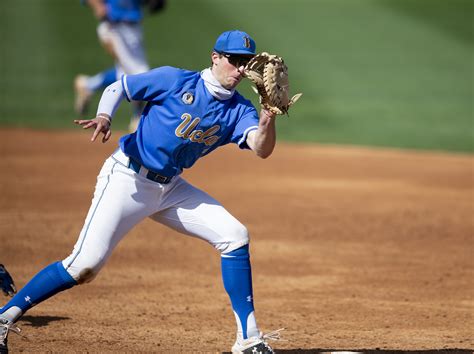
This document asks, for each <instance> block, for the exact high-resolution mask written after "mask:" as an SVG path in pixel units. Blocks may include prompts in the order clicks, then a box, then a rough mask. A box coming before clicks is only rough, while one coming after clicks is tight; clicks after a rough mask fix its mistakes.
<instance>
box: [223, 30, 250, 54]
mask: <svg viewBox="0 0 474 354" xmlns="http://www.w3.org/2000/svg"><path fill="white" fill-rule="evenodd" d="M255 47H256V46H255V41H254V40H253V39H252V37H250V36H249V35H248V34H247V33H245V32H242V31H239V30H233V31H227V32H224V33H222V34H221V35H220V36H219V37H218V38H217V41H216V44H215V45H214V51H216V52H218V53H228V54H249V55H255Z"/></svg>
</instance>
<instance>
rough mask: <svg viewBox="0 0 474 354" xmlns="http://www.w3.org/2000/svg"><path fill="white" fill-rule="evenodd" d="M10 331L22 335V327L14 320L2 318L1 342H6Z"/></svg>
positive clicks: (0, 320) (0, 322) (0, 319)
mask: <svg viewBox="0 0 474 354" xmlns="http://www.w3.org/2000/svg"><path fill="white" fill-rule="evenodd" d="M9 331H12V332H13V333H16V334H18V335H20V332H21V329H20V328H19V327H18V326H16V325H15V324H14V323H13V322H10V321H8V320H7V319H3V318H0V343H5V339H6V338H7V336H8V332H9Z"/></svg>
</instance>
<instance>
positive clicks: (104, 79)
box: [74, 67, 117, 115]
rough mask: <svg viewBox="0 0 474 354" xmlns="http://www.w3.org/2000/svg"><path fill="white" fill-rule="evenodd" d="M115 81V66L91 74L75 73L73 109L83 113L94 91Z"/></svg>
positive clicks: (86, 109)
mask: <svg viewBox="0 0 474 354" xmlns="http://www.w3.org/2000/svg"><path fill="white" fill-rule="evenodd" d="M115 81H117V71H116V70H115V67H112V68H108V69H107V70H104V71H101V72H100V73H98V74H96V75H93V76H87V75H84V74H80V75H77V76H76V78H75V79H74V93H75V100H74V109H75V111H76V112H77V113H78V114H80V115H85V114H86V113H87V111H88V108H89V102H90V100H91V98H92V95H93V94H94V92H96V91H98V90H101V89H104V88H106V87H107V86H109V85H110V84H112V83H114V82H115Z"/></svg>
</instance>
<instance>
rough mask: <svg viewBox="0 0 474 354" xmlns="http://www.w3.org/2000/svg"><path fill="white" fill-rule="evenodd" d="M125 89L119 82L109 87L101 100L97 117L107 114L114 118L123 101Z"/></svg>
mask: <svg viewBox="0 0 474 354" xmlns="http://www.w3.org/2000/svg"><path fill="white" fill-rule="evenodd" d="M123 97H124V96H123V87H122V83H121V82H120V80H119V81H116V82H114V83H113V84H111V85H109V86H107V88H106V89H105V90H104V93H103V94H102V97H101V98H100V102H99V106H98V108H97V115H99V114H106V115H108V116H109V117H110V118H112V117H113V116H114V114H115V111H116V110H117V108H118V106H119V105H120V102H122V99H123Z"/></svg>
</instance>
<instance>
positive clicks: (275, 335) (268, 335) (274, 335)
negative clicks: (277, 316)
mask: <svg viewBox="0 0 474 354" xmlns="http://www.w3.org/2000/svg"><path fill="white" fill-rule="evenodd" d="M284 330H285V328H280V329H277V330H275V331H272V332H268V333H265V334H263V333H262V335H261V338H262V339H264V340H267V339H269V340H273V341H283V342H286V341H287V340H286V339H283V338H281V335H280V332H281V331H284Z"/></svg>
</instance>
